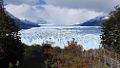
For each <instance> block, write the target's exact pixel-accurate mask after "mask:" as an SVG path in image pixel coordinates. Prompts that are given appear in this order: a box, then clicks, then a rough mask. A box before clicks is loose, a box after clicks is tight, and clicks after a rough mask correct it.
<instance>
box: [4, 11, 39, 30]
mask: <svg viewBox="0 0 120 68" xmlns="http://www.w3.org/2000/svg"><path fill="white" fill-rule="evenodd" d="M6 14H7V15H8V16H10V17H11V18H12V19H13V20H14V21H15V23H16V25H17V26H18V27H20V28H21V29H29V28H32V27H40V26H39V25H38V24H36V23H34V22H30V21H28V20H20V19H18V18H17V17H15V16H13V15H12V14H10V13H9V12H7V11H6Z"/></svg>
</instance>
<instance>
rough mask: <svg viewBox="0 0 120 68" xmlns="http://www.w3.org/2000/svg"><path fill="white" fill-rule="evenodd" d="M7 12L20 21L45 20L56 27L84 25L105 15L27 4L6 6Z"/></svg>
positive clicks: (84, 10)
mask: <svg viewBox="0 0 120 68" xmlns="http://www.w3.org/2000/svg"><path fill="white" fill-rule="evenodd" d="M6 10H7V11H9V12H10V13H11V14H13V15H14V16H16V17H18V18H20V19H27V20H29V21H33V22H37V21H39V20H40V19H44V20H45V21H47V22H48V24H56V25H72V24H78V23H83V22H85V21H87V20H90V19H93V18H95V17H97V16H100V15H103V14H104V13H102V12H97V11H94V10H91V9H71V8H63V7H57V6H53V5H42V6H41V5H36V6H31V5H27V4H21V5H12V4H11V5H7V6H6Z"/></svg>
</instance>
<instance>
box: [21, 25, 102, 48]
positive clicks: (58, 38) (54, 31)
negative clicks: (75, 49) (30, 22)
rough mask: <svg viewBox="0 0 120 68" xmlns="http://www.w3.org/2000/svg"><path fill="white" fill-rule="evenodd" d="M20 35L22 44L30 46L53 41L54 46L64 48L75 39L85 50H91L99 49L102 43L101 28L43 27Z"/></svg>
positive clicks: (23, 31) (22, 31)
mask: <svg viewBox="0 0 120 68" xmlns="http://www.w3.org/2000/svg"><path fill="white" fill-rule="evenodd" d="M20 33H21V40H22V42H23V43H25V44H28V45H32V44H42V43H43V42H45V41H51V42H52V43H53V44H54V45H53V46H59V47H61V48H64V46H65V45H67V41H71V40H72V38H75V40H76V41H77V42H78V44H80V45H82V46H83V47H84V49H90V48H98V47H99V45H100V42H101V40H100V34H101V30H100V27H99V26H41V27H34V28H31V29H27V30H21V31H20Z"/></svg>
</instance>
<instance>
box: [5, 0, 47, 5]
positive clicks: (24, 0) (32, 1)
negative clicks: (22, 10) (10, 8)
mask: <svg viewBox="0 0 120 68" xmlns="http://www.w3.org/2000/svg"><path fill="white" fill-rule="evenodd" d="M4 2H5V4H15V5H19V4H29V5H36V4H45V1H44V0H4Z"/></svg>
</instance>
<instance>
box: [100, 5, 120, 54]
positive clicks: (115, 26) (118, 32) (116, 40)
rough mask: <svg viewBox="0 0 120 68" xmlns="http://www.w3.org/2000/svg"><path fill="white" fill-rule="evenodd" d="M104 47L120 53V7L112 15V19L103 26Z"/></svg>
mask: <svg viewBox="0 0 120 68" xmlns="http://www.w3.org/2000/svg"><path fill="white" fill-rule="evenodd" d="M102 32H103V34H102V35H101V39H102V42H101V43H102V45H103V47H104V48H105V49H109V50H113V51H116V52H118V53H120V7H118V6H117V7H115V10H114V11H112V12H111V13H110V17H109V19H108V20H106V21H105V22H104V23H103V25H102Z"/></svg>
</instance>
